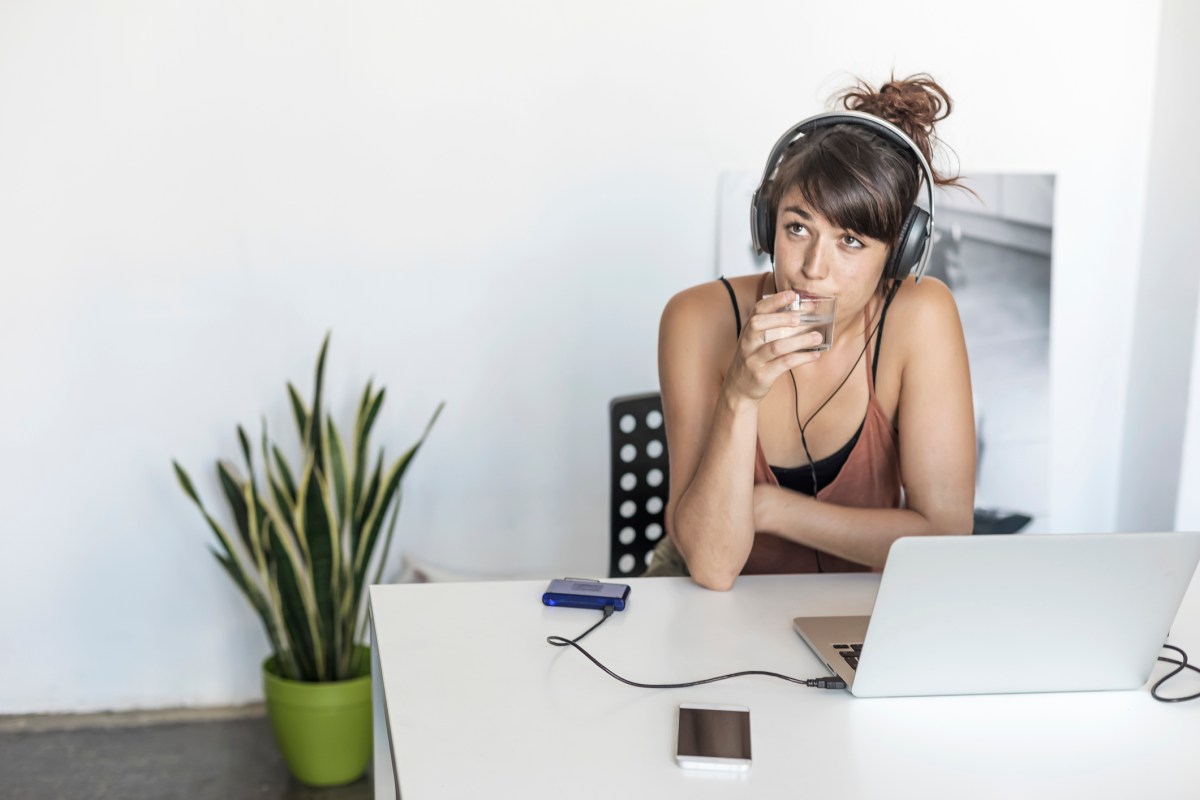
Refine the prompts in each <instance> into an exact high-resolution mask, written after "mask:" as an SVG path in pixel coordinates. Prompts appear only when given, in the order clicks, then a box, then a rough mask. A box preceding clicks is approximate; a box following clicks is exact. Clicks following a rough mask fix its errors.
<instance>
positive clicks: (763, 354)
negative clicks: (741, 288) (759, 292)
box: [723, 290, 823, 403]
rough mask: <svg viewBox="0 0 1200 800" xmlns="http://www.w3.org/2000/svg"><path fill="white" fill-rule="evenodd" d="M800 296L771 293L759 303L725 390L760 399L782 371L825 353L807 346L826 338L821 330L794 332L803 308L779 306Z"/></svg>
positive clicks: (752, 399)
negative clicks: (796, 309) (794, 308)
mask: <svg viewBox="0 0 1200 800" xmlns="http://www.w3.org/2000/svg"><path fill="white" fill-rule="evenodd" d="M796 297H797V295H796V293H795V292H793V291H791V290H789V291H786V292H780V293H779V294H773V295H768V296H767V297H764V298H763V299H762V300H759V301H758V303H756V304H755V306H754V313H752V314H751V315H750V319H749V320H747V321H746V325H745V326H744V327H743V328H742V335H741V337H740V338H739V339H738V344H737V350H736V351H735V352H734V356H733V361H732V362H731V363H730V365H729V369H728V371H727V372H726V373H725V384H724V387H723V391H724V392H725V393H726V394H727V395H732V397H733V398H745V399H748V400H751V401H752V402H754V403H757V402H758V401H760V400H762V399H763V398H764V397H766V396H767V392H769V391H770V390H771V387H772V386H774V385H775V381H776V380H778V379H779V376H780V375H782V374H783V373H785V372H787V371H788V370H790V369H792V368H794V367H798V366H800V365H801V364H809V363H811V362H813V361H816V360H817V359H818V358H820V357H821V351H819V350H809V349H806V348H812V347H816V346H817V345H819V344H820V343H821V342H822V339H823V337H822V335H821V332H820V331H815V330H813V331H807V332H804V333H799V334H795V333H793V332H792V330H793V329H794V328H796V327H797V326H799V325H800V324H801V323H802V320H801V315H800V312H799V311H790V310H785V311H780V310H779V308H780V307H781V306H786V305H788V304H789V303H791V302H792V301H793V300H795V299H796ZM809 324H811V323H809Z"/></svg>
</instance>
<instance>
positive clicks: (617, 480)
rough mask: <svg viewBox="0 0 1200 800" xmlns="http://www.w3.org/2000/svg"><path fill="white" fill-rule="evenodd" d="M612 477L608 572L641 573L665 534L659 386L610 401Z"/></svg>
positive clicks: (663, 442)
mask: <svg viewBox="0 0 1200 800" xmlns="http://www.w3.org/2000/svg"><path fill="white" fill-rule="evenodd" d="M608 426H609V427H608V429H609V441H610V443H611V454H610V462H609V463H610V464H611V465H612V483H611V493H610V499H609V528H610V537H611V538H610V550H609V561H608V576H609V577H610V578H633V577H636V576H638V575H641V574H642V572H644V571H645V569H646V566H647V564H648V563H649V559H650V553H651V551H653V550H654V547H655V545H657V544H658V542H659V540H660V539H662V537H663V536H665V535H666V528H665V527H664V525H663V509H664V508H665V507H666V505H667V487H668V486H670V481H669V478H670V474H669V470H668V466H667V432H666V429H665V428H664V427H663V415H662V398H661V397H660V396H659V394H658V392H652V393H649V394H639V395H631V396H628V397H618V398H616V399H614V400H613V401H612V402H611V403H609V405H608Z"/></svg>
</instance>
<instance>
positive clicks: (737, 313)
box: [721, 275, 742, 339]
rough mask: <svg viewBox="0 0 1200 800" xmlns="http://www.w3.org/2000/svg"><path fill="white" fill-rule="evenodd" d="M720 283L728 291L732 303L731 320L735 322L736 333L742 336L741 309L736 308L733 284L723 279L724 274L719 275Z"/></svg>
mask: <svg viewBox="0 0 1200 800" xmlns="http://www.w3.org/2000/svg"><path fill="white" fill-rule="evenodd" d="M721 283H723V284H725V289H726V291H728V292H729V302H731V303H733V321H734V322H735V323H737V335H738V338H739V339H740V338H741V337H742V310H741V309H740V308H738V301H737V295H736V294H734V293H733V284H731V283H730V282H729V281H727V280H725V276H724V275H722V276H721Z"/></svg>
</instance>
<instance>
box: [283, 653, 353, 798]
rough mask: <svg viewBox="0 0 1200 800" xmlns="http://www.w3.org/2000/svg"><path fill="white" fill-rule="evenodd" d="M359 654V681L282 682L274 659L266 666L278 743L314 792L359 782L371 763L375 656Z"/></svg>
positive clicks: (286, 680) (284, 756) (293, 773)
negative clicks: (318, 788) (372, 688)
mask: <svg viewBox="0 0 1200 800" xmlns="http://www.w3.org/2000/svg"><path fill="white" fill-rule="evenodd" d="M358 651H359V652H358V653H357V654H356V658H357V661H358V664H357V666H358V668H357V669H356V670H355V675H357V676H359V677H355V678H351V679H350V680H345V681H330V682H327V683H308V682H305V681H292V680H288V679H286V678H281V677H280V676H279V670H278V666H277V664H276V661H275V657H274V656H272V657H270V658H268V659H267V660H266V661H264V662H263V689H264V692H265V694H266V698H267V713H268V714H269V715H270V717H271V727H272V728H273V729H274V730H275V741H277V742H278V743H279V749H280V750H281V751H283V759H284V761H286V762H287V765H288V769H289V770H291V772H292V775H294V776H295V777H296V779H297V780H299V781H301V782H302V783H306V784H308V785H309V786H340V785H342V784H344V783H350V782H352V781H354V780H357V779H358V777H359V776H360V775H362V774H363V771H364V770H365V769H366V768H367V760H368V759H369V758H370V757H371V674H370V669H371V659H370V652H371V651H370V649H369V648H366V647H359V648H358Z"/></svg>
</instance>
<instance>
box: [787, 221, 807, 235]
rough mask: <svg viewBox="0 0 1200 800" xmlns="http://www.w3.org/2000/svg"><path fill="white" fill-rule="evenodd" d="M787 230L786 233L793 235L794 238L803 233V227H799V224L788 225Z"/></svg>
mask: <svg viewBox="0 0 1200 800" xmlns="http://www.w3.org/2000/svg"><path fill="white" fill-rule="evenodd" d="M787 229H788V233H790V234H793V235H795V236H799V235H800V234H802V233H804V232H805V228H804V226H803V225H801V224H800V223H799V222H791V223H788V226H787Z"/></svg>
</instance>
